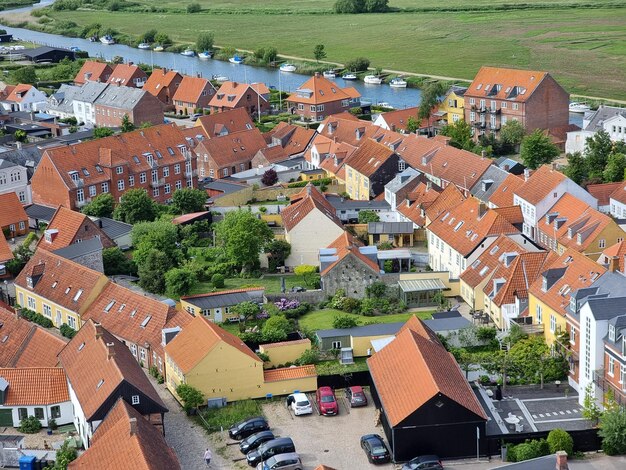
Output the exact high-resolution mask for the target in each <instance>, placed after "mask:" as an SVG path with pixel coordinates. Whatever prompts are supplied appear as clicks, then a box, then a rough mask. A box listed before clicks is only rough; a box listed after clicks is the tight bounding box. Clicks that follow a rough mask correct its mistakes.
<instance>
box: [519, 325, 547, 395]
mask: <svg viewBox="0 0 626 470" xmlns="http://www.w3.org/2000/svg"><path fill="white" fill-rule="evenodd" d="M509 355H510V357H511V360H512V361H513V362H514V363H515V365H516V368H517V370H518V373H519V375H520V376H522V377H524V378H525V379H526V380H528V381H529V382H531V383H536V379H537V378H539V381H540V383H541V388H543V377H544V367H543V366H544V365H545V361H547V359H548V358H549V356H550V349H549V348H548V345H547V344H546V342H545V341H544V339H543V337H540V336H531V337H529V338H527V339H523V340H521V341H518V342H517V343H515V345H513V347H511V349H510V351H509Z"/></svg>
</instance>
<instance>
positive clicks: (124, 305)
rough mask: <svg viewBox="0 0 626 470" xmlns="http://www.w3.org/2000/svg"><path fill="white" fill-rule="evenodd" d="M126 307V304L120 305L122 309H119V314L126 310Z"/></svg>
mask: <svg viewBox="0 0 626 470" xmlns="http://www.w3.org/2000/svg"><path fill="white" fill-rule="evenodd" d="M124 307H126V304H122V305H120V308H119V310H118V312H121V311H122V310H124Z"/></svg>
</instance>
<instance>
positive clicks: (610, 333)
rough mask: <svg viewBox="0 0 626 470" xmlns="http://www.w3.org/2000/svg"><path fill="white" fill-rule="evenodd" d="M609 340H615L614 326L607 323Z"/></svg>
mask: <svg viewBox="0 0 626 470" xmlns="http://www.w3.org/2000/svg"><path fill="white" fill-rule="evenodd" d="M609 340H611V341H615V326H614V325H609Z"/></svg>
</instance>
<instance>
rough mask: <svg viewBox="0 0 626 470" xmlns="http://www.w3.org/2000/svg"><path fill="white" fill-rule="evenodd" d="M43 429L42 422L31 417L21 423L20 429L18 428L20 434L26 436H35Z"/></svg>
mask: <svg viewBox="0 0 626 470" xmlns="http://www.w3.org/2000/svg"><path fill="white" fill-rule="evenodd" d="M40 429H41V421H39V420H38V419H37V418H35V417H34V416H29V417H27V418H24V419H23V420H22V421H20V427H19V428H17V430H18V431H19V432H23V433H24V434H35V433H38V432H39V430H40Z"/></svg>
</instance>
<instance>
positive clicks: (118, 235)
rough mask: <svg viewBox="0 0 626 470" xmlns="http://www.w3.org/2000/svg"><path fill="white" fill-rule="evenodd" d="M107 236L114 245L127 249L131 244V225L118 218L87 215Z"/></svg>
mask: <svg viewBox="0 0 626 470" xmlns="http://www.w3.org/2000/svg"><path fill="white" fill-rule="evenodd" d="M89 218H90V219H91V220H93V221H94V223H95V224H96V225H97V226H98V228H99V229H100V230H102V231H103V232H104V233H105V234H106V235H107V237H109V238H110V239H111V240H113V242H114V243H115V245H117V246H118V247H119V248H120V249H122V250H127V249H129V248H130V247H131V246H132V245H133V242H132V239H131V232H132V230H133V226H132V225H131V224H127V223H124V222H120V221H119V220H114V219H110V218H108V217H91V216H90V217H89Z"/></svg>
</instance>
